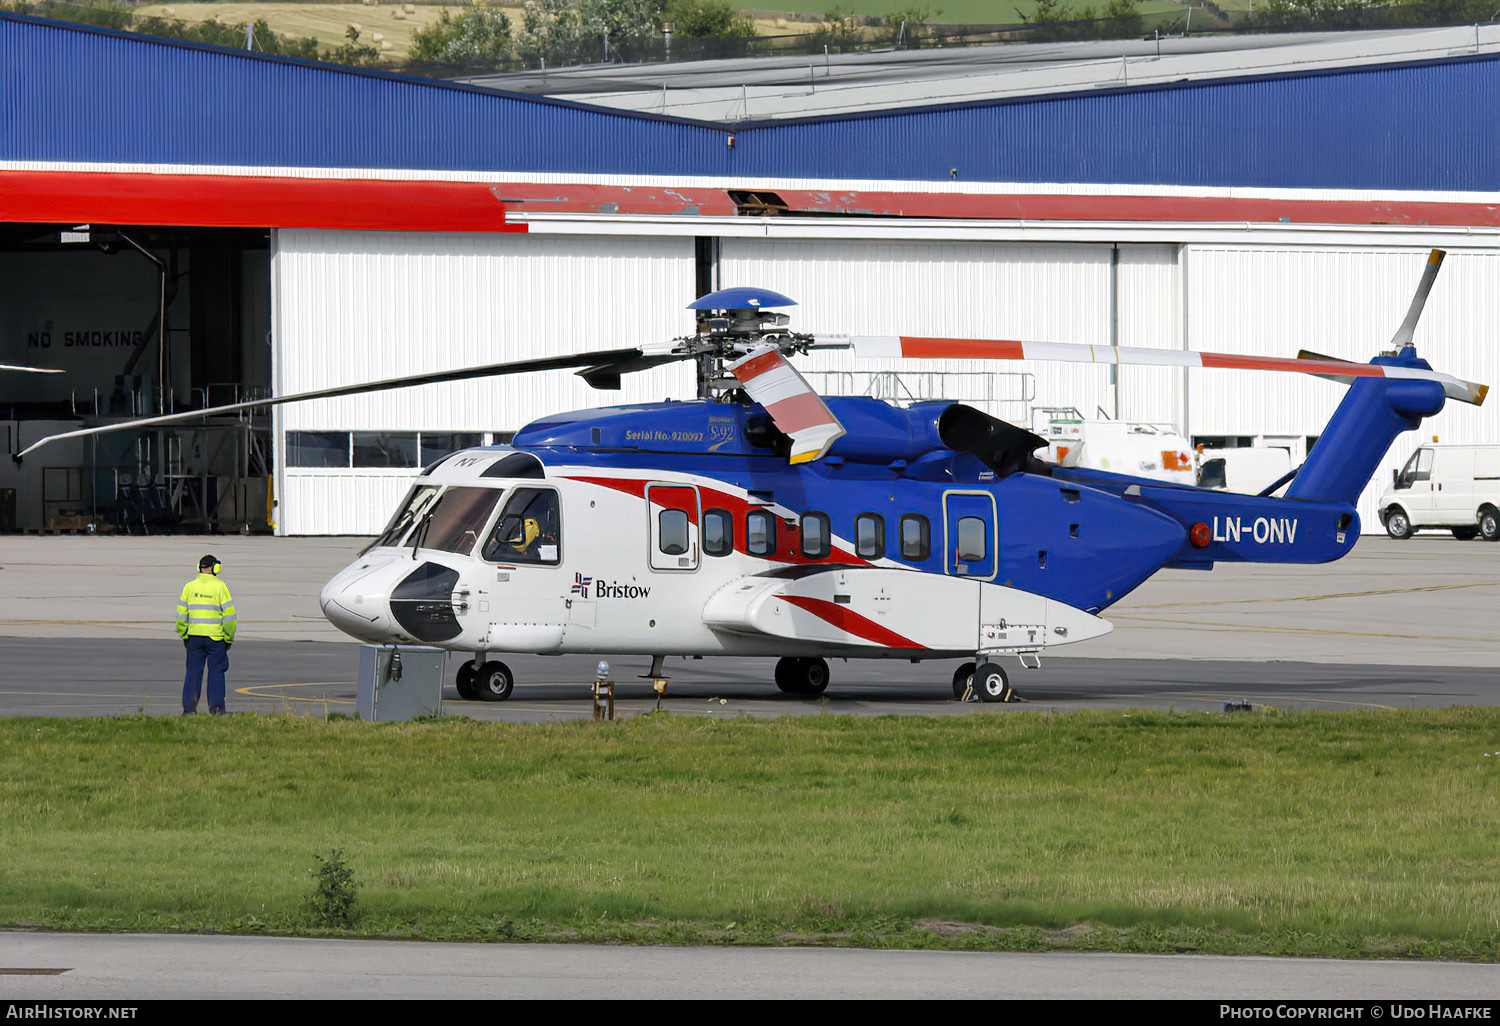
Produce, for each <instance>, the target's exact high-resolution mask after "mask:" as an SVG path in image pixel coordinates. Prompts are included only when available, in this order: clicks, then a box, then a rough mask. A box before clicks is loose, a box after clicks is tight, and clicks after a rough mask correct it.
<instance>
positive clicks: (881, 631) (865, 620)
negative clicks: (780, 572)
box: [776, 595, 923, 648]
mask: <svg viewBox="0 0 1500 1026" xmlns="http://www.w3.org/2000/svg"><path fill="white" fill-rule="evenodd" d="M776 597H777V598H779V599H781V600H782V601H783V602H790V603H791V604H792V605H794V606H797V607H798V608H799V609H805V610H807V611H808V612H809V613H812V614H813V615H814V616H816V617H818V618H819V619H822V620H826V621H827V622H828V623H830V624H832V625H833V626H835V627H837V628H838V629H839V630H841V631H843V632H844V633H845V634H852V635H853V636H854V637H856V638H863V639H865V640H866V641H873V642H874V643H875V644H877V645H883V646H884V647H886V648H922V647H923V646H922V645H919V644H917V643H916V642H915V641H912V640H911V639H910V638H907V637H903V636H902V635H900V634H897V633H896V632H895V631H893V630H891V629H889V628H888V627H882V626H881V625H880V624H878V623H876V622H875V621H874V620H871V619H870V618H869V617H866V616H860V615H859V614H858V613H856V612H854V611H853V610H852V609H850V608H849V607H847V606H841V605H838V604H837V603H834V602H829V601H828V600H827V599H815V598H805V597H803V596H801V595H778V596H776Z"/></svg>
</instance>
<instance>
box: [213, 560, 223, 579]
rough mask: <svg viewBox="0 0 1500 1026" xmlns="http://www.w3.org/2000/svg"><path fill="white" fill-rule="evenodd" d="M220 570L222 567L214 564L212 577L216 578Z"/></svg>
mask: <svg viewBox="0 0 1500 1026" xmlns="http://www.w3.org/2000/svg"><path fill="white" fill-rule="evenodd" d="M221 569H223V568H222V567H221V566H220V565H219V564H218V563H215V564H214V576H215V577H217V576H219V571H220V570H221Z"/></svg>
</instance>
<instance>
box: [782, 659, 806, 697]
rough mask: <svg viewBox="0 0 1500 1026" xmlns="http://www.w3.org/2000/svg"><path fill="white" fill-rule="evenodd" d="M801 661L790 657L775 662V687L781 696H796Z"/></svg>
mask: <svg viewBox="0 0 1500 1026" xmlns="http://www.w3.org/2000/svg"><path fill="white" fill-rule="evenodd" d="M801 662H802V660H801V659H792V658H790V657H788V658H785V659H778V660H776V686H777V688H779V689H780V690H781V691H782V693H783V694H787V695H795V694H797V682H798V681H799V680H801V667H800V666H799V665H798V664H800V663H801Z"/></svg>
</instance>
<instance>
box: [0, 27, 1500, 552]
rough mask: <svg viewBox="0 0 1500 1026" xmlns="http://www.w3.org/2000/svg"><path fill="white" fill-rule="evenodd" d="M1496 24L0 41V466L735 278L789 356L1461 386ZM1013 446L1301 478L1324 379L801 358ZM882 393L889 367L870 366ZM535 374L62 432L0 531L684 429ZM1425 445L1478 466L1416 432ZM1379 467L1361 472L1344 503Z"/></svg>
mask: <svg viewBox="0 0 1500 1026" xmlns="http://www.w3.org/2000/svg"><path fill="white" fill-rule="evenodd" d="M1497 61H1500V26H1483V27H1479V28H1474V27H1470V28H1463V29H1442V30H1424V31H1418V32H1406V33H1401V34H1394V33H1359V34H1352V33H1351V34H1342V35H1339V36H1336V37H1303V36H1298V37H1285V38H1275V37H1273V38H1271V39H1265V38H1260V39H1254V40H1238V41H1236V40H1230V41H1224V40H1220V41H1217V42H1211V43H1205V42H1203V41H1199V40H1195V39H1182V40H1163V41H1159V42H1145V41H1127V42H1123V43H1112V44H1051V45H1043V44H1035V45H1025V46H1007V47H998V48H985V49H980V50H974V51H946V50H945V51H915V52H912V53H910V54H904V53H903V54H883V55H879V54H878V55H861V56H858V57H852V56H851V57H842V58H831V59H829V60H827V61H825V60H824V59H823V58H817V59H816V60H813V61H810V62H808V61H803V62H800V63H799V62H788V61H782V62H780V63H775V62H771V63H766V62H756V63H754V64H745V63H711V64H708V65H704V66H679V65H662V66H645V67H639V68H630V69H621V68H618V67H616V68H609V69H593V70H580V71H575V72H569V73H566V74H559V73H557V72H556V71H553V72H550V73H548V75H546V76H542V75H540V74H536V75H526V76H510V77H506V78H504V79H499V80H483V81H480V80H476V81H471V82H462V83H454V82H436V81H430V80H423V79H417V78H411V77H405V76H400V75H394V74H386V73H377V72H369V71H360V70H354V69H347V68H340V67H335V66H330V65H318V64H312V63H307V62H301V61H296V60H289V59H282V58H274V57H267V56H265V55H261V54H256V53H248V52H243V51H234V50H225V49H219V48H214V47H205V46H198V45H189V44H182V43H178V42H173V41H165V40H156V39H151V38H146V37H141V36H136V35H131V34H126V33H118V32H112V31H107V30H100V29H94V28H88V27H81V26H72V25H64V24H59V23H55V22H47V21H42V20H37V19H32V18H27V17H23V16H14V15H0V82H3V85H4V93H3V97H4V99H3V103H4V105H5V108H4V109H5V116H4V118H3V119H0V362H4V363H25V364H33V365H36V366H48V367H58V368H63V369H65V370H66V371H67V372H68V373H67V374H66V375H48V376H46V378H47V380H41V379H42V377H43V376H41V375H24V374H4V375H0V416H3V421H0V425H3V426H0V438H3V440H4V443H5V446H6V449H7V450H8V451H10V452H16V451H18V450H19V449H21V448H24V447H25V446H27V445H30V444H31V443H32V442H34V441H35V440H36V439H38V438H40V437H42V436H44V435H48V434H52V433H55V432H58V431H60V430H67V429H69V428H73V427H77V426H79V425H80V424H99V423H109V422H112V421H118V420H121V419H123V418H125V417H127V416H129V415H132V414H137V415H139V414H149V413H152V412H156V411H159V410H162V409H164V408H176V409H181V408H186V407H188V406H190V405H205V404H217V403H223V402H230V401H235V400H239V399H245V398H254V397H259V396H263V395H266V394H268V393H273V394H276V395H289V394H294V393H298V392H303V391H308V390H312V389H317V388H322V387H328V386H333V385H339V384H345V383H352V382H358V381H370V380H378V379H384V378H389V377H396V376H399V375H403V374H410V373H416V372H419V371H429V370H438V369H443V368H448V367H459V366H463V365H468V364H481V363H492V362H497V361H500V360H509V359H519V358H523V357H528V356H540V355H548V354H563V353H570V352H576V351H580V350H591V349H600V348H607V347H614V346H621V345H629V344H632V343H635V342H644V341H654V340H661V339H665V338H669V337H672V336H676V335H682V334H686V333H689V332H690V331H692V329H693V318H692V315H691V312H690V311H688V310H687V309H686V307H687V304H688V303H689V302H690V301H691V300H692V299H693V298H694V297H696V296H697V295H699V294H701V293H703V292H705V291H708V290H709V289H711V288H716V287H721V286H729V285H747V284H753V285H759V286H763V287H767V288H771V289H775V290H777V291H781V292H784V293H786V294H788V295H790V296H791V297H792V298H794V299H796V300H797V301H798V304H799V305H798V306H797V307H795V308H793V309H792V310H790V311H789V312H790V313H791V314H792V316H793V322H792V323H793V327H795V328H800V329H804V330H817V331H821V332H842V333H860V334H897V333H899V334H915V335H942V336H979V337H990V338H1023V339H1036V340H1044V341H1072V342H1104V343H1110V344H1118V345H1134V346H1159V347H1168V348H1193V349H1204V350H1213V351H1223V352H1242V353H1251V354H1264V355H1275V356H1293V355H1295V354H1296V352H1297V351H1298V349H1300V348H1303V347H1306V348H1308V349H1312V350H1315V351H1318V352H1321V353H1325V354H1328V355H1331V356H1336V357H1343V358H1347V359H1354V360H1360V361H1363V360H1366V359H1368V358H1369V357H1370V356H1371V355H1374V353H1376V352H1377V351H1378V350H1379V349H1380V348H1382V347H1383V346H1384V345H1385V344H1386V342H1387V341H1388V340H1389V338H1390V337H1391V334H1392V333H1393V332H1394V330H1395V328H1396V326H1397V324H1399V322H1400V320H1401V318H1402V316H1403V314H1404V313H1405V310H1406V306H1407V303H1408V302H1409V299H1410V296H1411V292H1412V289H1413V287H1414V285H1415V283H1416V280H1417V277H1418V275H1419V274H1420V272H1421V268H1422V265H1423V259H1424V257H1425V254H1426V252H1427V250H1428V249H1429V248H1431V247H1442V248H1445V249H1447V250H1448V251H1449V254H1450V256H1449V260H1448V263H1447V265H1446V267H1445V269H1444V271H1443V274H1442V276H1440V278H1439V280H1438V285H1437V287H1436V288H1435V290H1434V292H1433V294H1432V298H1431V301H1430V302H1429V304H1428V308H1427V313H1426V314H1425V315H1424V318H1423V322H1422V325H1421V327H1420V328H1419V331H1418V335H1417V341H1418V346H1419V351H1420V352H1422V354H1423V355H1424V356H1425V357H1426V358H1427V359H1428V360H1429V361H1431V363H1432V364H1433V366H1434V367H1437V368H1438V369H1441V370H1445V371H1448V372H1450V373H1454V374H1457V375H1460V376H1462V377H1465V378H1468V379H1471V380H1476V381H1482V382H1488V383H1497V382H1500V355H1497V347H1496V346H1495V344H1494V341H1493V338H1492V334H1493V326H1494V325H1495V324H1497V323H1500V235H1497V229H1500V206H1497V203H1496V200H1497V192H1496V188H1497V184H1500V145H1497V143H1500V139H1497V138H1496V136H1497V133H1500V125H1497V122H1496V120H1495V118H1494V116H1493V111H1494V110H1495V108H1496V100H1497V85H1500V75H1497V70H1500V65H1497ZM802 368H803V370H804V371H805V372H807V373H808V375H809V378H810V380H812V381H813V382H814V384H816V385H817V386H818V387H819V388H820V389H822V390H824V391H827V392H831V393H841V392H842V393H848V392H866V391H870V392H873V393H875V394H886V395H892V396H901V395H911V396H916V397H935V396H944V397H948V398H953V399H961V400H966V401H971V402H975V403H976V404H979V405H982V406H985V407H986V408H987V409H989V410H990V411H991V412H993V413H996V414H997V415H1000V416H1004V417H1006V418H1007V419H1010V420H1013V421H1016V422H1018V423H1023V424H1031V425H1035V424H1036V418H1037V417H1038V416H1045V414H1044V413H1042V411H1044V410H1047V409H1049V408H1071V409H1075V410H1077V411H1079V412H1080V414H1081V415H1082V416H1083V417H1085V418H1090V417H1096V416H1097V417H1104V418H1112V419H1116V420H1124V421H1132V422H1152V423H1167V424H1172V425H1175V426H1176V427H1177V428H1178V429H1179V430H1180V431H1182V432H1184V433H1185V434H1187V435H1188V436H1190V437H1191V438H1192V439H1194V440H1208V441H1219V442H1223V441H1229V442H1236V441H1241V442H1242V441H1245V440H1248V439H1255V440H1261V441H1266V440H1271V441H1274V442H1276V443H1277V444H1283V445H1285V446H1287V447H1288V448H1291V449H1293V450H1294V451H1295V455H1296V456H1297V457H1298V458H1299V459H1300V457H1301V456H1302V455H1303V454H1304V453H1305V447H1306V445H1307V444H1309V443H1310V440H1311V439H1313V438H1315V437H1316V436H1317V434H1318V432H1319V431H1320V430H1321V428H1322V425H1323V423H1324V422H1325V420H1326V418H1327V416H1328V414H1329V413H1330V412H1331V410H1332V408H1333V406H1334V405H1335V404H1336V402H1337V401H1338V399H1339V397H1340V395H1341V390H1340V386H1337V385H1335V384H1330V383H1328V382H1324V381H1320V380H1316V379H1307V380H1303V379H1302V378H1301V376H1296V375H1276V374H1265V375H1257V374H1244V373H1228V372H1216V371H1203V370H1193V371H1188V370H1179V369H1160V368H1134V367H1131V368H1119V369H1117V370H1116V369H1112V368H1107V367H1076V366H1068V365H1049V364H1040V363H1036V364H1026V365H1018V366H1015V367H1004V368H1001V372H997V370H996V367H995V365H992V364H991V365H986V364H978V363H972V362H962V361H947V362H938V361H934V362H931V363H928V364H925V365H923V366H912V365H907V366H902V367H899V368H898V367H896V366H895V365H876V366H873V367H872V366H866V365H856V364H855V363H854V362H853V361H852V359H851V358H849V357H848V356H846V355H845V354H839V353H831V354H819V355H818V356H817V358H816V359H815V360H809V361H807V362H806V363H804V364H803V365H802ZM891 372H896V373H895V374H894V375H893V374H892V373H891ZM692 391H693V384H692V380H691V370H690V368H688V367H687V366H686V365H675V366H672V367H665V368H658V369H655V370H652V371H648V372H644V373H640V374H636V375H632V376H629V377H627V378H626V379H625V382H624V385H623V389H622V390H621V391H619V392H600V391H595V390H593V389H591V388H589V387H588V386H587V385H586V384H585V383H584V382H583V381H581V380H580V379H579V378H578V377H576V376H575V375H573V374H571V373H569V372H567V371H555V372H547V373H542V374H537V375H534V376H530V377H527V378H524V379H523V378H505V379H499V380H494V381H489V382H464V383H454V384H445V385H432V386H424V387H422V388H419V389H410V390H405V391H400V392H386V393H378V394H371V395H363V396H357V397H346V398H339V399H326V400H318V401H315V402H309V403H302V404H291V405H286V406H280V407H277V408H276V409H275V411H274V412H273V413H271V414H269V415H261V416H256V417H251V416H248V415H246V416H230V417H219V418H215V419H214V420H213V421H212V422H210V423H208V424H205V425H202V426H194V427H190V428H172V429H154V430H141V431H134V432H121V433H116V434H107V435H99V436H95V437H93V438H91V439H87V440H76V441H61V442H57V443H53V444H51V445H49V446H48V447H46V448H44V449H41V450H38V452H37V453H35V454H34V455H33V456H28V457H27V459H26V460H25V461H24V462H23V463H21V464H19V465H16V464H14V463H12V462H11V461H5V466H4V467H3V468H0V496H7V495H8V500H7V501H8V506H7V505H6V502H0V527H7V526H8V527H38V526H45V525H47V524H49V523H55V522H58V519H59V518H63V522H64V523H67V522H72V521H69V520H67V519H66V518H67V517H69V516H82V517H84V518H85V519H89V518H93V519H100V520H109V519H111V518H112V520H113V521H114V522H118V523H119V524H120V525H121V527H122V529H138V528H139V529H147V528H149V527H150V526H151V525H152V524H153V523H163V524H176V525H178V526H183V525H188V526H191V525H193V524H198V525H201V526H209V527H216V528H218V529H224V530H228V529H234V528H236V527H238V526H239V525H247V526H250V527H252V528H258V527H260V526H262V525H265V524H274V528H275V530H276V531H278V532H280V533H285V534H372V533H375V532H377V531H378V530H379V529H380V527H381V525H382V524H383V522H384V520H385V519H386V517H387V516H388V515H389V513H390V510H391V509H392V508H393V506H394V505H395V503H396V501H397V499H398V498H399V496H400V494H401V493H402V492H403V491H404V488H405V482H406V480H407V479H408V478H409V477H410V475H411V474H412V473H413V472H414V471H415V470H416V468H418V467H420V466H422V465H424V464H425V463H426V462H429V461H430V460H431V459H432V458H434V456H435V455H436V454H438V453H441V452H444V451H447V450H448V449H450V448H452V447H455V446H459V445H464V444H472V443H474V442H477V441H493V440H504V439H506V438H508V437H509V435H510V433H512V432H514V431H516V430H517V429H518V428H520V427H521V426H523V425H524V424H526V423H527V422H528V421H530V420H532V419H534V418H536V417H538V416H541V415H543V414H548V413H555V412H558V411H561V410H569V409H578V408H583V407H589V406H598V405H612V404H615V403H619V402H634V401H649V400H657V399H662V398H667V397H683V396H686V395H690V394H691V393H692ZM1429 426H1430V428H1431V430H1432V431H1433V432H1435V433H1437V434H1438V435H1439V436H1441V437H1442V438H1443V440H1444V441H1453V442H1462V441H1492V442H1493V441H1500V427H1497V425H1496V419H1495V413H1494V411H1493V410H1491V409H1488V408H1481V409H1479V410H1478V411H1476V410H1475V409H1473V408H1472V407H1461V408H1454V407H1452V406H1450V407H1449V408H1448V409H1447V410H1445V411H1444V412H1443V414H1441V415H1440V417H1438V418H1437V419H1436V420H1435V421H1431V422H1429ZM1411 448H1412V446H1411V445H1410V444H1406V443H1405V442H1404V441H1401V442H1398V443H1397V445H1396V446H1395V447H1393V450H1392V453H1391V454H1390V456H1389V457H1388V459H1387V465H1386V468H1385V469H1384V470H1383V471H1382V474H1381V476H1380V477H1377V479H1376V483H1375V484H1374V485H1373V486H1372V488H1371V489H1370V490H1367V492H1366V495H1365V497H1364V499H1363V500H1362V503H1361V509H1360V513H1361V516H1362V518H1363V520H1364V524H1365V529H1366V530H1367V531H1368V530H1371V529H1372V528H1373V529H1377V530H1378V529H1379V524H1378V521H1377V520H1376V518H1375V511H1374V504H1373V496H1374V495H1376V494H1378V490H1379V485H1380V484H1381V483H1382V482H1383V480H1385V479H1388V477H1389V474H1390V468H1392V467H1395V466H1398V465H1399V464H1400V463H1401V462H1403V461H1404V459H1405V457H1406V455H1407V454H1408V453H1409V452H1410V450H1411Z"/></svg>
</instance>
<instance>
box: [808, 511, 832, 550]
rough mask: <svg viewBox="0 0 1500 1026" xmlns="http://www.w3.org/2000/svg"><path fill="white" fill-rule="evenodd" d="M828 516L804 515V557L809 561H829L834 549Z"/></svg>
mask: <svg viewBox="0 0 1500 1026" xmlns="http://www.w3.org/2000/svg"><path fill="white" fill-rule="evenodd" d="M828 535H829V527H828V514H827V513H804V514H802V555H803V556H804V557H806V558H807V559H827V558H828V553H829V552H830V551H831V549H832V544H831V543H830V541H829V538H828Z"/></svg>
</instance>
